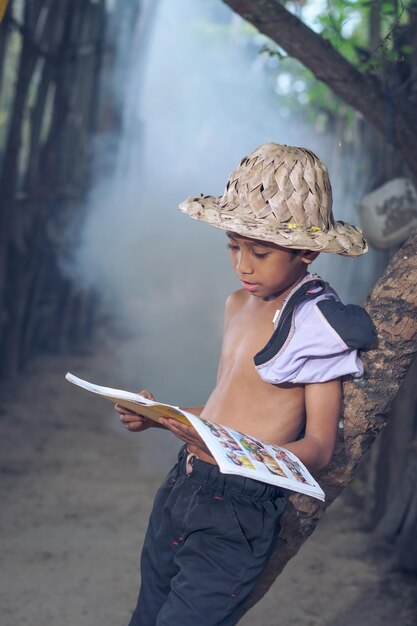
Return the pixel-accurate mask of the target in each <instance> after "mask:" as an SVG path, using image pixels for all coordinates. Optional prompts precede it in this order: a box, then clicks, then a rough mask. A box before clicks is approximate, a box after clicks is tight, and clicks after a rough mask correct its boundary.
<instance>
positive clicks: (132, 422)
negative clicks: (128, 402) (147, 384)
mask: <svg viewBox="0 0 417 626" xmlns="http://www.w3.org/2000/svg"><path fill="white" fill-rule="evenodd" d="M139 394H140V395H141V396H145V398H147V399H148V400H155V398H154V397H153V395H152V394H151V392H150V391H148V390H147V389H144V390H143V391H139ZM114 408H115V409H116V411H117V412H118V413H119V416H120V421H121V422H122V424H123V425H124V426H125V427H126V428H127V430H130V431H132V432H135V433H139V432H142V431H143V430H146V429H147V428H151V427H152V426H155V425H157V424H156V423H155V422H154V421H153V420H151V419H149V417H145V415H141V414H140V413H135V412H134V411H131V410H130V409H126V408H125V407H124V406H121V405H120V404H116V405H115V407H114Z"/></svg>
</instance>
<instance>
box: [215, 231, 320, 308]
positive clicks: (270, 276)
mask: <svg viewBox="0 0 417 626" xmlns="http://www.w3.org/2000/svg"><path fill="white" fill-rule="evenodd" d="M226 235H227V237H228V239H229V244H228V248H229V249H230V256H231V260H232V265H233V269H234V270H235V272H236V275H237V277H238V278H239V280H240V281H241V283H242V287H243V288H244V289H246V290H247V291H249V293H251V294H252V295H254V296H256V297H258V298H262V299H268V298H269V297H271V296H278V295H279V294H280V293H282V292H284V291H286V290H288V289H291V287H292V286H293V285H295V284H296V283H297V282H298V281H299V280H300V279H301V278H302V277H303V276H304V274H305V272H306V268H307V265H308V263H310V262H311V261H312V260H313V259H314V258H315V257H316V256H317V253H316V252H311V251H307V250H291V249H290V248H283V247H281V246H278V245H277V244H274V243H270V242H267V241H261V240H259V239H252V238H249V237H243V236H241V235H238V234H236V233H232V232H227V233H226Z"/></svg>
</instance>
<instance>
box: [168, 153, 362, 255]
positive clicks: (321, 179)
mask: <svg viewBox="0 0 417 626" xmlns="http://www.w3.org/2000/svg"><path fill="white" fill-rule="evenodd" d="M180 209H181V211H183V212H184V213H186V214H187V215H189V216H190V217H193V218H195V219H198V220H201V221H203V222H207V223H208V224H210V225H211V226H215V227H217V228H222V229H224V230H229V231H233V232H235V233H237V234H239V235H242V236H244V237H251V238H253V239H260V240H263V241H269V242H272V243H276V244H278V245H280V246H283V247H286V248H296V249H299V250H300V249H301V250H315V251H317V252H334V253H336V254H343V255H346V256H359V255H361V254H363V253H365V252H366V251H367V249H368V247H367V244H366V241H365V239H364V238H363V236H362V232H361V231H360V229H359V228H356V227H355V226H351V225H350V224H347V223H346V222H342V221H338V222H337V221H335V219H334V217H333V213H332V190H331V186H330V181H329V176H328V173H327V169H326V166H325V165H324V164H323V163H322V161H321V160H320V159H319V158H318V157H317V156H316V155H315V154H314V153H313V152H311V151H310V150H307V149H306V148H295V147H291V146H284V145H280V144H276V143H267V144H263V145H262V146H259V148H257V149H256V150H255V151H254V152H252V153H251V154H250V155H249V156H247V157H244V158H243V159H242V161H241V162H240V164H239V166H238V167H237V168H236V169H235V170H234V171H233V172H232V174H231V175H230V177H229V180H228V182H227V185H226V188H225V191H224V194H223V196H221V197H216V196H203V195H201V196H200V197H199V198H191V197H190V198H188V199H187V200H185V201H184V202H182V203H181V204H180Z"/></svg>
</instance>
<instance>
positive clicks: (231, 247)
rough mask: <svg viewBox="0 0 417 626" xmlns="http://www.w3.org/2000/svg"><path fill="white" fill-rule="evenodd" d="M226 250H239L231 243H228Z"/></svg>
mask: <svg viewBox="0 0 417 626" xmlns="http://www.w3.org/2000/svg"><path fill="white" fill-rule="evenodd" d="M226 248H228V250H239V246H236V245H235V244H233V243H228V244H227V246H226Z"/></svg>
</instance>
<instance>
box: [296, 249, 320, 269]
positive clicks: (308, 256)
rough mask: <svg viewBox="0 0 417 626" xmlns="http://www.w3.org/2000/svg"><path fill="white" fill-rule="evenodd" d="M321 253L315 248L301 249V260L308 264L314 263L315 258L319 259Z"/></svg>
mask: <svg viewBox="0 0 417 626" xmlns="http://www.w3.org/2000/svg"><path fill="white" fill-rule="evenodd" d="M319 254H320V252H316V251H315V250H300V256H301V260H302V261H303V263H306V264H307V265H309V264H310V263H312V262H313V261H314V259H317V257H318V256H319Z"/></svg>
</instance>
